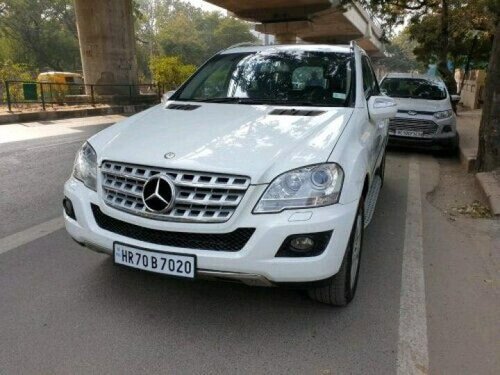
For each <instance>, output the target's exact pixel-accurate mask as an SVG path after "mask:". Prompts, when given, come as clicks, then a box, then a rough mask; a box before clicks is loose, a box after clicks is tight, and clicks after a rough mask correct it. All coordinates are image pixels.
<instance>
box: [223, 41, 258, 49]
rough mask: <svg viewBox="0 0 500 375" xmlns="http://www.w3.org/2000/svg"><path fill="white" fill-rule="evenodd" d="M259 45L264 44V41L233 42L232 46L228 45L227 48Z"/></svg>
mask: <svg viewBox="0 0 500 375" xmlns="http://www.w3.org/2000/svg"><path fill="white" fill-rule="evenodd" d="M258 46H262V43H252V42H241V43H236V44H233V45H232V46H229V47H227V48H226V49H225V50H227V49H231V48H237V47H258Z"/></svg>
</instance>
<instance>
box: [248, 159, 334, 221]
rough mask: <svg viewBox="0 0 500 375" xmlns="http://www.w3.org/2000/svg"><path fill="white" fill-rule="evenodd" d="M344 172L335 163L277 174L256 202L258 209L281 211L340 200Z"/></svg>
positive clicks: (256, 208) (328, 203)
mask: <svg viewBox="0 0 500 375" xmlns="http://www.w3.org/2000/svg"><path fill="white" fill-rule="evenodd" d="M343 180H344V172H343V171H342V168H340V166H339V165H337V164H334V163H329V164H317V165H311V166H309V167H304V168H299V169H295V170H293V171H290V172H286V173H284V174H282V175H280V176H278V177H276V178H275V179H274V180H273V181H272V182H271V184H270V185H269V186H268V187H267V189H266V191H265V192H264V194H263V195H262V197H261V198H260V200H259V202H258V203H257V205H256V206H255V208H254V210H253V212H254V213H270V212H281V211H283V210H286V209H290V208H307V207H320V206H328V205H330V204H334V203H337V202H338V200H339V197H340V190H341V189H342V182H343Z"/></svg>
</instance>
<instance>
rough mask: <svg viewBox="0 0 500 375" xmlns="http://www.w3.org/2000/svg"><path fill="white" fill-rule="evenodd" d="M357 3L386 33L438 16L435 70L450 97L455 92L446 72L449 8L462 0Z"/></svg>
mask: <svg viewBox="0 0 500 375" xmlns="http://www.w3.org/2000/svg"><path fill="white" fill-rule="evenodd" d="M465 1H467V0H465ZM468 1H477V0H468ZM360 2H361V3H362V4H363V5H364V6H366V7H368V8H370V9H371V10H372V11H373V12H374V13H375V14H376V15H377V16H378V17H380V19H381V20H382V23H383V25H384V29H385V30H392V29H393V27H394V26H395V25H398V24H399V25H400V24H403V23H404V22H405V21H407V20H408V18H409V21H410V23H411V24H416V23H419V22H421V20H422V18H423V17H424V16H426V15H428V14H435V15H437V17H438V20H439V22H438V23H437V32H436V33H435V35H437V40H438V45H439V48H437V49H436V50H435V52H436V55H437V56H436V60H437V69H438V71H439V73H440V75H441V76H442V78H443V80H444V81H445V83H446V85H447V87H448V90H449V91H450V92H452V93H454V92H456V82H455V78H454V75H453V73H452V72H451V71H450V69H449V68H448V55H449V51H450V8H452V7H456V6H462V5H463V3H464V0H408V1H404V0H360ZM389 34H390V32H389Z"/></svg>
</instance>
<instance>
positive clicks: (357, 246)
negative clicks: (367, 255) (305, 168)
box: [308, 199, 364, 306]
mask: <svg viewBox="0 0 500 375" xmlns="http://www.w3.org/2000/svg"><path fill="white" fill-rule="evenodd" d="M363 208H364V199H361V200H360V202H359V207H358V211H357V213H356V218H355V220H354V224H353V228H352V230H351V236H350V239H349V244H348V245H347V249H346V252H345V254H344V259H343V260H342V264H341V266H340V269H339V272H337V274H336V275H334V276H332V277H331V278H330V279H329V280H328V281H327V283H326V284H325V285H322V286H319V287H315V288H312V289H310V290H308V294H309V297H310V298H312V299H313V300H315V301H318V302H322V303H327V304H329V305H334V306H345V305H347V304H348V303H349V302H351V301H352V299H353V298H354V294H355V293H356V288H357V286H358V278H359V268H360V263H361V251H362V247H363V230H364V225H363V223H364V210H363Z"/></svg>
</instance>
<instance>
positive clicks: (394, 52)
mask: <svg viewBox="0 0 500 375" xmlns="http://www.w3.org/2000/svg"><path fill="white" fill-rule="evenodd" d="M417 46H418V44H417V42H415V41H412V40H410V35H409V33H408V32H407V31H404V32H402V33H400V34H399V35H397V36H396V37H394V38H392V39H391V40H390V41H389V43H388V44H387V45H386V50H385V55H386V57H384V58H382V59H380V60H379V61H378V62H377V64H378V65H382V66H384V67H385V68H386V70H388V71H392V72H402V73H407V72H415V71H417V72H418V71H422V70H424V69H425V66H424V64H422V63H420V62H418V61H417V58H416V56H415V54H414V53H413V50H414V49H415V48H416V47H417Z"/></svg>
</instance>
